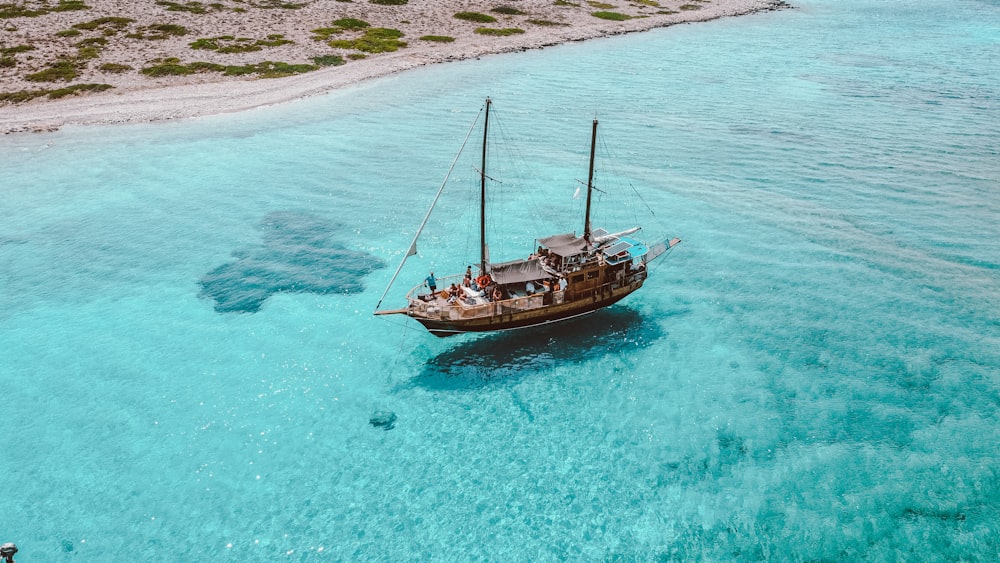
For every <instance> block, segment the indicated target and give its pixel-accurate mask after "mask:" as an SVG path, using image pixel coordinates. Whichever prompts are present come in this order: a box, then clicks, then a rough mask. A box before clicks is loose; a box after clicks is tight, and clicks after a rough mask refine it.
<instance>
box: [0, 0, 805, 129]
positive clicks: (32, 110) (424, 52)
mask: <svg viewBox="0 0 1000 563" xmlns="http://www.w3.org/2000/svg"><path fill="white" fill-rule="evenodd" d="M529 1H531V0H529ZM93 3H94V4H98V3H99V2H93ZM449 4H450V5H449V6H445V7H443V8H439V9H437V12H436V16H435V18H434V21H435V22H437V23H436V24H435V25H437V27H438V28H445V29H446V31H448V32H449V33H450V34H451V35H453V36H454V37H455V38H454V41H453V42H451V43H446V44H442V43H434V42H430V41H420V42H416V41H412V42H410V46H407V47H405V48H402V49H399V50H396V51H394V52H387V53H379V54H376V55H372V56H369V57H366V58H364V59H361V60H352V61H350V62H349V63H347V64H343V65H342V66H330V67H326V68H321V69H319V70H314V71H312V72H306V73H303V74H295V75H292V76H286V77H282V78H252V79H247V78H229V79H225V78H223V77H221V76H220V75H211V76H206V75H204V74H200V75H197V76H195V77H194V78H187V77H177V78H178V79H179V80H173V81H172V80H171V79H166V80H164V79H149V78H146V77H145V76H141V75H138V73H135V74H136V76H134V77H126V78H125V79H123V80H121V81H120V82H121V83H120V85H116V86H115V87H114V88H113V89H109V90H107V91H105V92H100V93H90V94H84V95H73V96H67V97H65V98H61V99H57V100H49V99H35V100H32V101H29V102H23V103H19V104H13V103H6V104H2V105H0V132H3V133H5V134H12V133H26V132H35V133H39V132H51V131H56V130H58V129H59V128H61V127H63V126H67V125H83V126H86V125H112V124H125V123H148V122H158V121H168V120H176V119H189V118H196V117H202V116H207V115H217V114H224V113H234V112H239V111H246V110H250V109H254V108H259V107H263V106H270V105H275V104H280V103H284V102H289V101H293V100H297V99H301V98H305V97H310V96H315V95H320V94H324V93H327V92H330V91H333V90H337V89H339V88H343V87H346V86H349V85H353V84H358V83H361V82H364V81H368V80H372V79H375V78H380V77H384V76H388V75H391V74H395V73H398V72H402V71H404V70H410V69H413V68H417V67H421V66H426V65H429V64H438V63H445V62H451V61H459V60H468V59H473V58H477V57H481V56H485V55H490V54H502V53H511V52H520V51H526V50H533V49H542V48H545V47H550V46H555V45H560V44H564V43H571V42H576V41H584V40H588V39H596V38H601V37H610V36H614V35H621V34H625V33H634V32H641V31H649V30H651V29H656V28H661V27H668V26H671V25H677V24H681V23H696V22H704V21H711V20H716V19H720V18H724V17H735V16H741V15H748V14H754V13H759V12H767V11H773V10H778V9H783V8H786V7H788V5H787V4H786V3H785V2H783V1H782V0H713V1H711V2H704V3H702V4H701V8H700V9H697V10H694V9H692V10H688V11H678V12H672V13H669V14H657V15H653V16H644V17H638V16H637V17H635V18H634V19H628V20H626V21H621V22H610V21H605V20H602V19H598V18H595V17H592V16H591V14H590V12H589V11H587V10H592V8H586V10H585V11H576V12H572V13H569V17H567V16H566V12H561V13H560V14H559V15H560V16H561V17H563V19H564V21H565V22H566V23H564V24H560V25H559V26H558V27H547V26H546V27H542V26H538V27H537V28H535V29H530V30H526V32H524V33H520V34H517V35H512V36H508V37H490V38H484V37H483V36H482V35H474V34H473V33H471V32H466V30H465V28H464V27H463V26H462V22H459V21H458V20H455V21H454V22H451V21H447V19H448V17H449V16H448V15H446V14H451V13H454V12H457V11H460V10H462V9H463V7H464V6H462V5H459V4H458V2H449ZM516 5H517V6H518V7H522V6H524V5H525V2H519V3H518V4H516ZM365 8H367V7H363V8H362V9H365ZM135 9H138V10H140V11H141V7H140V8H133V10H135ZM367 9H375V8H367ZM413 9H414V10H415V9H416V8H413ZM537 9H538V8H536V10H537ZM484 11H485V10H484ZM405 13H409V12H405ZM533 13H537V12H535V10H533ZM93 15H95V14H83V15H81V14H79V13H75V19H76V20H78V21H81V20H86V19H87V18H91V19H92V18H93ZM131 15H134V14H131ZM363 15H365V17H368V18H370V19H371V20H374V22H375V23H373V25H385V26H388V25H391V24H393V23H394V22H393V20H392V19H391V18H389V19H388V20H387V19H386V18H385V17H384V16H378V15H375V14H368V12H365V13H364V14H363ZM324 16H325V17H321V18H319V19H314V20H311V21H309V22H308V23H307V24H306V25H307V26H308V25H315V26H317V27H320V26H322V25H324V22H326V21H329V20H330V19H333V18H331V17H330V16H329V15H328V13H325V14H324ZM392 17H396V18H398V17H401V16H399V15H398V14H397V15H394V16H392ZM35 19H38V18H17V19H15V20H13V21H15V23H18V24H20V23H21V22H20V21H18V20H35ZM146 20H147V21H148V20H149V17H147V18H146ZM2 21H4V20H0V22H2ZM7 21H12V20H10V19H8V20H7ZM441 21H445V22H446V23H447V24H448V25H447V26H442V25H440V22H441ZM28 23H35V22H34V21H29V22H28ZM39 23H45V22H39ZM403 23H410V22H409V20H403ZM58 25H63V26H66V24H65V23H63V22H62V21H60V22H57V26H58ZM465 27H468V26H465ZM51 28H52V26H51V25H49V27H48V28H46V27H45V26H44V25H39V26H38V28H37V29H33V30H29V31H28V34H27V36H28V37H31V36H32V34H34V35H35V36H42V35H43V34H44V33H47V32H51ZM470 29H471V28H470ZM304 33H305V32H304ZM186 39H187V41H190V37H188V38H186ZM178 45H181V46H180V47H178ZM186 45H187V43H183V44H180V43H177V42H175V44H174V45H173V46H171V47H169V48H170V49H173V50H174V52H177V49H178V48H183V47H186ZM305 46H306V47H312V46H313V45H312V44H309V43H306V44H305ZM300 51H301V48H300ZM168 52H169V51H168ZM178 54H187V53H182V52H178ZM199 55H200V53H199ZM255 55H256V60H260V59H261V58H262V55H260V54H255ZM296 55H297V56H298V57H299V58H300V60H301V59H302V58H303V55H302V54H301V53H295V54H293V55H292V56H296ZM146 56H148V55H146ZM263 57H264V58H266V55H265V56H263ZM244 58H245V59H249V57H244ZM269 60H270V59H269ZM131 62H133V63H138V64H141V61H131ZM5 82H6V80H5ZM172 82H173V83H172ZM36 87H37V86H36Z"/></svg>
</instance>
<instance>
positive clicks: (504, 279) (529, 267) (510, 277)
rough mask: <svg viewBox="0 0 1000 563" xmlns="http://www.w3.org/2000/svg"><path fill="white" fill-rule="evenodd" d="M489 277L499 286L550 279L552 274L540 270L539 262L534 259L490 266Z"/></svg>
mask: <svg viewBox="0 0 1000 563" xmlns="http://www.w3.org/2000/svg"><path fill="white" fill-rule="evenodd" d="M490 275H491V276H492V277H493V279H494V280H496V282H497V283H499V284H508V283H522V282H526V281H535V280H543V279H546V278H550V277H552V274H550V273H548V272H546V271H545V269H544V268H542V264H541V262H540V261H539V260H535V259H532V260H514V261H512V262H504V263H502V264H491V265H490Z"/></svg>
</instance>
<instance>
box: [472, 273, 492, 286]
mask: <svg viewBox="0 0 1000 563" xmlns="http://www.w3.org/2000/svg"><path fill="white" fill-rule="evenodd" d="M491 283H493V280H491V279H490V275H489V274H483V275H481V276H479V277H478V278H476V285H478V286H479V287H480V288H484V287H486V286H488V285H490V284H491Z"/></svg>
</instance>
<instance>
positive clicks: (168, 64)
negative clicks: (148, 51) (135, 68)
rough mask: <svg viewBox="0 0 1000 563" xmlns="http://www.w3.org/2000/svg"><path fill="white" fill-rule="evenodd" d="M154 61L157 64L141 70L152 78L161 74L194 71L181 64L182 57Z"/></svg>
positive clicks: (178, 73)
mask: <svg viewBox="0 0 1000 563" xmlns="http://www.w3.org/2000/svg"><path fill="white" fill-rule="evenodd" d="M153 62H156V63H157V64H154V65H153V66H148V67H146V68H143V69H141V70H140V71H139V72H141V73H143V74H145V75H146V76H148V77H150V78H159V77H161V76H184V75H187V74H192V73H193V72H194V71H193V70H191V69H190V68H188V67H186V66H184V65H182V64H180V59H177V58H174V57H170V58H167V59H163V60H161V61H153Z"/></svg>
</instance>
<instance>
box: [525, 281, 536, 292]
mask: <svg viewBox="0 0 1000 563" xmlns="http://www.w3.org/2000/svg"><path fill="white" fill-rule="evenodd" d="M524 290H525V291H526V292H528V295H534V294H535V284H533V283H532V282H531V280H528V283H526V284H524Z"/></svg>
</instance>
